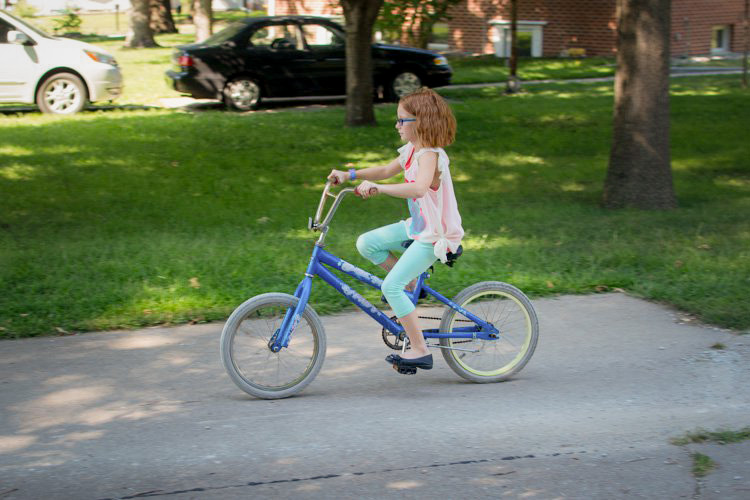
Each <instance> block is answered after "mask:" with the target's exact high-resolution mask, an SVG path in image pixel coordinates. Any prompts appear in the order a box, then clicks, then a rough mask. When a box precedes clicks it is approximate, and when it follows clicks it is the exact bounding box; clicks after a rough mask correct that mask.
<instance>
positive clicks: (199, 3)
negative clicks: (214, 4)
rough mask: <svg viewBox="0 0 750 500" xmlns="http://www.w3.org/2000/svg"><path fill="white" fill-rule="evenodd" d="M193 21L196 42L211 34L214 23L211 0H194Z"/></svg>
mask: <svg viewBox="0 0 750 500" xmlns="http://www.w3.org/2000/svg"><path fill="white" fill-rule="evenodd" d="M193 23H194V24H195V41H196V42H202V41H203V40H205V39H206V38H208V37H210V36H211V33H212V23H213V12H212V10H211V0H193Z"/></svg>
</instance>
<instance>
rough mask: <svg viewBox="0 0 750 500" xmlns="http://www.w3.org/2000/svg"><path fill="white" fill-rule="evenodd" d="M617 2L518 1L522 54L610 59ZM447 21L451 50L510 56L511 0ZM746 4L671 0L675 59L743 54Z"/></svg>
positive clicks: (282, 9)
mask: <svg viewBox="0 0 750 500" xmlns="http://www.w3.org/2000/svg"><path fill="white" fill-rule="evenodd" d="M615 4H616V0H518V36H519V46H520V50H521V54H522V55H526V56H533V57H542V56H544V57H552V56H558V55H565V54H570V55H583V54H585V55H590V56H603V55H604V56H606V55H611V54H612V53H613V52H614V51H615V41H616V40H615V39H616V24H615ZM268 11H269V14H277V15H281V14H312V15H325V16H335V17H340V16H341V8H340V7H338V6H337V5H336V2H332V1H331V0H268ZM451 16H452V18H451V20H450V21H448V23H447V24H448V39H447V40H445V42H446V45H447V47H446V49H447V50H449V51H453V52H463V53H469V54H491V53H495V54H496V55H499V56H505V55H507V54H508V53H509V40H510V0H466V1H464V2H461V3H460V4H458V5H457V6H455V7H454V8H453V9H452V11H451ZM743 16H744V0H672V56H674V57H680V56H697V55H709V54H722V53H728V52H740V51H741V50H742V47H743V45H744V38H743V36H744V34H743V29H742V20H743Z"/></svg>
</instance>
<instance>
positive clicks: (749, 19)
mask: <svg viewBox="0 0 750 500" xmlns="http://www.w3.org/2000/svg"><path fill="white" fill-rule="evenodd" d="M742 24H743V26H744V28H745V30H744V31H745V50H744V51H743V57H742V87H743V88H747V57H748V52H750V0H745V19H744V20H743V21H742Z"/></svg>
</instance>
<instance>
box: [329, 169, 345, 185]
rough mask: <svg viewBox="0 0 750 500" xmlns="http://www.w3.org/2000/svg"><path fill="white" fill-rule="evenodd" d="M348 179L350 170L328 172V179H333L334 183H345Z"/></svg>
mask: <svg viewBox="0 0 750 500" xmlns="http://www.w3.org/2000/svg"><path fill="white" fill-rule="evenodd" d="M348 179H349V172H343V171H341V170H331V173H330V174H328V180H329V181H331V182H332V183H333V184H334V185H337V184H343V183H344V182H346V181H347V180H348Z"/></svg>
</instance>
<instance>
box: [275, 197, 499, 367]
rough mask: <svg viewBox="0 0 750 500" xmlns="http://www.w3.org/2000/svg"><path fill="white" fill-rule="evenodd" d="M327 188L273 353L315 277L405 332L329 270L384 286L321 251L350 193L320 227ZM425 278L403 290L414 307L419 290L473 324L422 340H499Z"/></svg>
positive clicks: (427, 333)
mask: <svg viewBox="0 0 750 500" xmlns="http://www.w3.org/2000/svg"><path fill="white" fill-rule="evenodd" d="M329 187H330V186H329V185H328V184H327V185H326V189H325V190H324V192H323V196H322V198H321V203H320V206H319V207H318V212H317V214H316V216H315V219H314V220H313V219H311V220H310V224H309V228H310V229H312V230H317V231H321V233H322V234H321V237H320V238H319V239H318V241H317V242H316V243H315V247H314V248H313V252H312V256H311V258H310V263H309V264H308V266H307V271H306V272H305V278H304V279H303V280H302V281H301V282H300V284H299V285H298V286H297V289H296V290H295V292H294V296H295V297H296V298H298V299H299V302H298V303H297V305H296V306H295V307H294V308H293V309H292V308H290V309H289V310H288V311H287V312H286V315H285V316H284V320H283V321H282V323H281V327H280V328H279V330H278V331H277V332H276V333H275V334H274V335H273V336H272V337H271V339H270V340H269V342H268V347H269V348H270V349H271V350H272V351H273V352H279V351H280V350H281V349H282V348H284V347H288V346H289V340H290V339H291V336H292V333H293V332H294V329H295V328H296V326H297V324H299V321H300V318H301V317H302V314H303V312H304V310H305V307H306V306H307V303H308V300H309V298H310V293H311V291H312V280H313V278H315V277H320V278H321V279H322V280H323V281H325V282H326V283H328V284H329V285H330V286H332V287H333V288H335V289H336V290H337V291H338V292H339V293H340V294H342V295H343V296H344V297H346V298H347V299H348V300H349V301H350V302H352V303H353V304H355V305H356V306H357V307H359V308H360V309H362V310H363V311H364V312H365V313H367V314H368V315H369V316H370V317H371V318H372V319H374V320H375V321H377V322H378V323H379V324H380V325H382V326H383V328H385V329H387V330H388V331H389V332H391V333H393V334H395V335H400V334H401V333H402V332H404V328H403V326H401V325H400V324H399V323H397V322H395V321H394V320H392V319H391V318H389V317H388V316H386V315H385V314H384V313H383V312H382V311H381V310H380V309H378V308H377V307H375V306H374V305H372V303H370V302H369V301H368V300H367V299H365V298H364V297H363V296H362V295H360V294H359V293H358V292H357V291H356V290H354V289H352V288H351V287H350V286H349V285H348V284H346V283H345V282H344V281H342V280H341V279H340V278H339V277H338V276H337V275H336V274H334V273H333V272H332V271H331V270H329V268H331V269H335V270H336V271H340V272H342V273H344V274H347V275H349V276H351V277H352V278H354V279H356V280H357V281H360V282H362V283H365V284H367V285H369V286H371V287H373V288H375V289H377V290H380V287H381V286H382V284H383V280H381V279H380V278H378V277H377V276H374V275H372V274H370V273H368V272H367V271H365V270H363V269H360V268H359V267H357V266H355V265H353V264H350V263H349V262H347V261H345V260H344V259H341V258H339V257H337V256H335V255H333V254H331V253H329V252H327V251H326V250H324V249H323V240H324V238H325V234H326V232H327V230H328V224H329V223H330V221H331V219H332V217H333V213H334V212H335V210H336V208H337V207H338V205H339V204H340V202H341V198H342V197H343V196H344V195H345V194H347V193H348V192H352V190H351V189H350V190H342V191H341V192H340V193H339V195H338V196H336V197H335V198H336V201H335V202H334V205H333V207H332V208H331V210H330V211H329V213H328V215H327V216H326V218H325V221H324V222H323V223H322V224H320V223H319V220H320V216H321V211H322V207H323V205H324V202H325V198H326V197H327V196H331V197H333V196H332V195H330V194H329V193H328V188H329ZM428 277H429V274H428V273H427V272H424V273H422V274H421V275H420V276H419V278H418V279H417V286H416V287H415V289H414V291H413V292H408V291H405V293H406V294H407V296H408V297H409V299H410V300H411V301H412V303H413V304H414V305H416V304H417V301H418V300H419V296H420V293H421V291H425V292H426V293H427V295H430V296H432V297H434V298H435V299H437V300H438V301H440V302H442V303H443V304H445V305H446V306H448V307H450V308H451V309H454V310H457V311H458V312H460V313H461V314H463V315H464V316H465V317H466V318H467V319H468V320H470V321H472V322H473V323H474V324H473V325H472V326H467V327H461V328H454V329H453V330H452V331H451V332H441V331H439V329H425V330H422V334H423V335H424V337H425V339H441V338H450V339H482V340H496V339H498V338H499V331H498V330H497V329H496V328H495V327H494V326H493V325H492V324H490V323H487V322H485V321H482V320H481V319H480V318H478V317H477V316H475V315H474V314H472V313H470V312H469V311H466V310H464V309H463V308H462V307H461V306H459V305H458V304H456V303H454V302H453V301H451V300H450V299H448V298H446V297H444V296H443V295H441V294H440V293H438V292H437V291H436V290H433V289H432V288H430V287H429V286H427V285H426V284H425V283H424V280H425V279H426V278H428Z"/></svg>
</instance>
